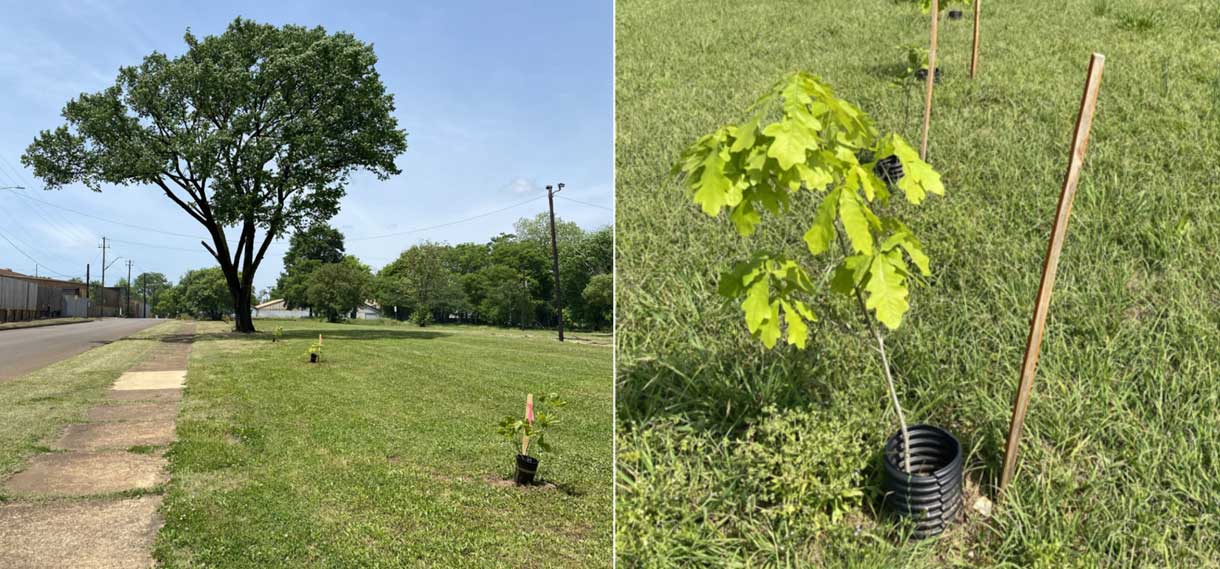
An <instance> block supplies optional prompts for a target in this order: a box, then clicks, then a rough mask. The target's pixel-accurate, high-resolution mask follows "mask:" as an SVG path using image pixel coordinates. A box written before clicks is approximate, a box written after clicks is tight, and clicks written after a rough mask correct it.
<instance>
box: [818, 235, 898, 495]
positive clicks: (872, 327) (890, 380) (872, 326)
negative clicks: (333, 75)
mask: <svg viewBox="0 0 1220 569" xmlns="http://www.w3.org/2000/svg"><path fill="white" fill-rule="evenodd" d="M835 237H837V238H838V241H839V248H840V249H842V250H843V255H844V256H849V255H850V254H851V253H850V251H848V250H847V244H846V243H844V242H843V235H842V234H840V233H839V232H838V231H835ZM852 290H853V291H854V292H855V293H856V303H857V304H859V306H860V312H861V313H862V314H863V315H864V324H865V326H867V327H868V330H869V332H872V334H873V339H875V340H877V351H879V352H880V353H881V368H882V369H884V370H885V386H886V388H887V389H888V390H889V392H890V403H892V404H893V405H894V412H895V413H897V414H898V427H899V429H900V430H901V432H902V469H903V470H905V471H906V472H907V473H910V472H911V434H910V433H909V432H908V431H907V419H906V416H905V415H904V414H903V413H902V404H901V403H899V402H898V390H897V389H896V388H895V387H894V376H893V375H892V374H891V373H890V359H889V357H887V356H886V354H885V337H884V336H882V335H881V329H880V328H878V327H877V323H876V322H875V321H874V320H873V315H872V314H869V312H868V306H866V305H865V304H864V295H863V294H861V293H860V287H859V286H858V285H856V284H855V283H852Z"/></svg>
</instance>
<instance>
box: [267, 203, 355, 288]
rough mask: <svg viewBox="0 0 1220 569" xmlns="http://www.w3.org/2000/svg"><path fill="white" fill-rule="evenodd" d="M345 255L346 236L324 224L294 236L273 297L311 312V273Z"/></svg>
mask: <svg viewBox="0 0 1220 569" xmlns="http://www.w3.org/2000/svg"><path fill="white" fill-rule="evenodd" d="M343 251H344V245H343V234H342V233H340V232H339V230H338V229H335V228H333V227H331V226H329V225H327V224H325V223H314V224H313V225H310V226H309V227H308V228H307V229H305V230H302V231H297V232H295V233H293V234H292V238H291V239H290V240H289V244H288V250H287V251H286V252H285V253H284V271H283V272H282V273H280V278H279V279H278V280H277V281H276V283H275V291H274V292H273V294H275V295H278V296H279V297H280V298H283V299H284V303H285V305H286V306H287V307H288V308H312V307H311V306H310V305H309V300H308V299H307V297H306V291H307V289H308V288H309V283H310V280H309V274H310V272H312V271H313V270H314V269H316V268H318V267H319V266H321V265H322V264H325V263H338V262H340V261H342V260H343Z"/></svg>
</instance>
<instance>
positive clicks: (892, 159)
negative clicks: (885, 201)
mask: <svg viewBox="0 0 1220 569" xmlns="http://www.w3.org/2000/svg"><path fill="white" fill-rule="evenodd" d="M873 173H874V174H876V175H877V177H878V178H881V179H882V181H884V182H885V183H887V184H889V185H891V186H893V185H894V184H897V183H898V181H899V180H901V179H902V176H903V174H904V172H903V171H902V161H901V160H899V159H898V157H897V156H893V155H890V156H886V157H885V158H882V159H880V160H878V161H877V163H876V164H875V165H873Z"/></svg>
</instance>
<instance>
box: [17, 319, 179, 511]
mask: <svg viewBox="0 0 1220 569" xmlns="http://www.w3.org/2000/svg"><path fill="white" fill-rule="evenodd" d="M180 326H181V324H180V323H178V322H164V323H161V324H157V325H155V326H153V327H151V328H147V329H145V330H142V331H140V332H137V333H135V334H132V335H130V336H127V337H126V338H123V339H121V340H116V341H114V342H111V343H109V344H106V345H103V346H98V347H96V348H93V349H91V350H89V351H87V352H84V353H82V354H79V355H76V356H73V357H71V358H68V359H66V360H63V361H61V362H57V363H54V364H51V365H49V366H47V367H45V368H42V369H40V370H37V371H33V372H31V373H28V374H26V375H24V376H22V377H19V378H16V379H12V380H8V381H4V382H0V479H4V478H7V477H8V476H9V475H10V474H12V473H13V472H16V471H17V470H19V469H20V468H21V467H22V465H23V464H24V462H25V459H26V458H28V457H29V456H31V455H33V454H35V453H38V452H44V451H46V450H47V447H46V444H47V443H48V442H49V440H48V439H49V438H50V437H52V436H53V435H54V434H55V433H56V432H58V431H59V430H60V429H62V428H63V427H64V425H67V424H69V423H77V422H83V421H85V420H86V416H85V415H86V411H87V410H88V409H89V407H91V406H93V405H94V404H97V403H99V402H101V401H102V400H103V399H104V397H105V394H106V390H107V389H109V388H110V385H111V384H113V383H114V381H115V380H116V379H118V378H119V376H120V375H122V374H123V372H125V371H127V369H128V368H130V367H131V366H132V365H134V364H136V363H137V362H139V361H140V360H141V359H142V358H144V356H145V354H146V353H148V352H149V350H152V349H153V348H155V347H156V346H157V345H158V344H159V343H160V338H161V337H163V336H165V335H167V334H171V333H173V332H174V331H175V330H177V329H178V328H179V327H180ZM11 333H13V334H20V332H11ZM0 499H3V496H2V495H0Z"/></svg>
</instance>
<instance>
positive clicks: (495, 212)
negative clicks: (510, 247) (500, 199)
mask: <svg viewBox="0 0 1220 569" xmlns="http://www.w3.org/2000/svg"><path fill="white" fill-rule="evenodd" d="M544 197H546V196H538V197H536V198H530V199H528V200H525V201H523V202H518V203H515V204H513V205H510V206H506V207H502V208H500V209H495V210H492V211H488V212H483V213H480V214H478V215H472V216H470V217H467V218H464V219H458V220H455V221H450V222H446V223H441V224H437V225H430V226H428V227H418V228H415V229H408V230H406V231H396V232H394V233H386V234H384V235H366V236H364V237H350V238H348V239H347V240H348V241H368V240H370V239H384V238H386V237H398V236H401V235H409V234H412V233H419V232H421V231H430V230H433V229H440V228H442V227H449V226H450V225H457V224H459V223H466V222H467V221H474V220H476V219H479V218H481V217H487V216H489V215H493V214H497V213H500V212H502V211H508V210H510V209H513V208H515V207H520V206H523V205H525V204H527V203H531V202H535V201H538V200H540V199H542V198H544Z"/></svg>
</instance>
